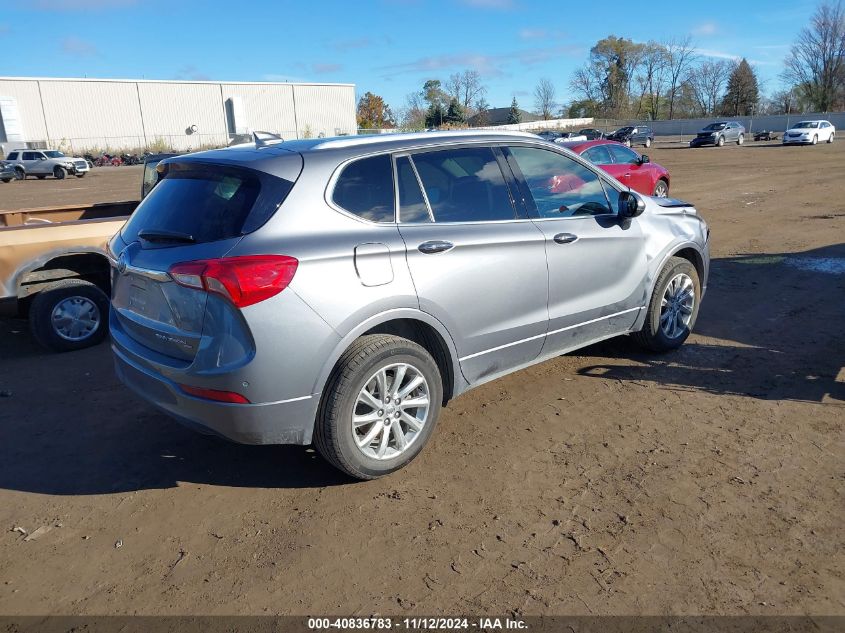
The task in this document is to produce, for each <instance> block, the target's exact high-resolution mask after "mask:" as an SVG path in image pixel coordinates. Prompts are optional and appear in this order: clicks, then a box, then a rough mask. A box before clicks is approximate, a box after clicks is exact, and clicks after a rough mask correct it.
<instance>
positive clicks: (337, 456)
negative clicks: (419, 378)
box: [314, 334, 443, 480]
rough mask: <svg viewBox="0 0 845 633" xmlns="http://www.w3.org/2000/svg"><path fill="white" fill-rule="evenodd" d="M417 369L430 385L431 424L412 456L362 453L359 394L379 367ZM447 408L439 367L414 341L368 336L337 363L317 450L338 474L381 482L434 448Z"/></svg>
mask: <svg viewBox="0 0 845 633" xmlns="http://www.w3.org/2000/svg"><path fill="white" fill-rule="evenodd" d="M399 362H404V363H409V364H412V365H413V366H414V367H415V368H416V369H417V370H418V371H419V372H420V373H421V374H422V375H423V377H424V378H425V379H426V382H427V383H428V385H429V411H428V418H427V419H426V422H425V425H424V426H423V428H422V430H421V431H420V434H419V436H418V437H416V438H415V439H414V441H413V443H412V444H411V445H410V446H409V448H408V449H407V450H405V451H404V452H402V453H400V454H399V455H397V456H396V457H394V458H392V459H386V460H377V459H374V458H371V457H368V456H367V455H364V453H363V452H362V451H361V450H360V449H359V448H358V446H357V445H356V443H355V440H354V437H353V430H352V415H353V411H354V407H355V403H356V400H357V399H358V394H359V393H360V391H361V389H363V388H364V385H365V383H366V382H367V381H368V380H369V379H370V377H371V376H372V375H373V373H374V372H375V371H377V369H378V367H379V366H385V365H388V364H392V363H399ZM442 402H443V384H442V379H441V376H440V371H439V369H438V368H437V363H436V362H435V361H434V359H433V358H432V357H431V354H429V353H428V352H427V351H426V350H425V349H424V348H423V347H421V346H420V345H417V344H416V343H414V342H413V341H409V340H408V339H404V338H400V337H398V336H389V335H386V334H371V335H366V336H362V337H361V338H359V339H358V340H357V341H355V342H354V343H353V344H352V345H351V346H350V347H349V349H347V350H346V351H345V352H344V353H343V355H342V356H341V357H340V359H339V360H338V361H337V364H336V365H335V368H334V369H333V370H332V373H331V375H330V376H329V380H328V382H327V383H326V388H325V391H324V392H323V398H322V401H321V402H320V408H319V410H318V412H317V419H316V421H315V427H314V445H315V447H316V448H317V450H318V451H319V453H320V454H321V455H322V456H323V457H324V458H325V459H326V461H328V462H329V463H330V464H332V465H333V466H334V467H335V468H337V469H339V470H341V471H343V472H344V473H346V474H347V475H349V476H351V477H354V478H356V479H362V480H366V479H376V478H378V477H382V476H384V475H387V474H389V473H392V472H394V471H397V470H399V469H400V468H403V467H404V466H406V465H407V464H408V463H409V462H411V460H413V459H414V458H415V457H416V456H417V455H418V454H419V453H420V451H422V449H423V447H424V446H425V445H426V443H427V442H428V440H429V438H430V437H431V434H432V433H433V432H434V427H435V426H436V424H437V418H438V417H439V415H440V408H441V404H442Z"/></svg>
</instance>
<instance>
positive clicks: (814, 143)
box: [813, 134, 819, 145]
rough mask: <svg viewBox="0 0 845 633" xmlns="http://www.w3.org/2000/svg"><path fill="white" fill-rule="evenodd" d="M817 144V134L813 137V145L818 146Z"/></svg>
mask: <svg viewBox="0 0 845 633" xmlns="http://www.w3.org/2000/svg"><path fill="white" fill-rule="evenodd" d="M818 142H819V135H818V134H816V135H815V136H814V137H813V145H817V144H818Z"/></svg>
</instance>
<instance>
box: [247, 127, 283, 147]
mask: <svg viewBox="0 0 845 633" xmlns="http://www.w3.org/2000/svg"><path fill="white" fill-rule="evenodd" d="M252 138H253V139H255V148H256V149H258V148H259V147H267V146H268V145H270V144H271V143H272V142H273V141H275V142H277V143H281V142H284V140H285V139H283V138H282V137H281V136H279V135H278V134H273V133H272V132H262V131H260V130H255V131H254V132H253V133H252Z"/></svg>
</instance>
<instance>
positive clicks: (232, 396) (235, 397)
mask: <svg viewBox="0 0 845 633" xmlns="http://www.w3.org/2000/svg"><path fill="white" fill-rule="evenodd" d="M179 388H180V389H181V390H182V391H184V392H185V393H187V394H188V395H189V396H194V397H196V398H204V399H205V400H214V401H216V402H229V403H232V404H249V400H247V399H246V398H245V397H244V396H242V395H241V394H239V393H235V392H234V391H220V390H218V389H203V388H202V387H191V386H190V385H179Z"/></svg>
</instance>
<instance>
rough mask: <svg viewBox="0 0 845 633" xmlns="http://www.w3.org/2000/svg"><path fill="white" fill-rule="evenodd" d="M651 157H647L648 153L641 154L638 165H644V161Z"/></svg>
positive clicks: (648, 160)
mask: <svg viewBox="0 0 845 633" xmlns="http://www.w3.org/2000/svg"><path fill="white" fill-rule="evenodd" d="M650 162H651V159H650V158H649V157H648V154H643V155H642V156H640V165H645V164H646V163H650Z"/></svg>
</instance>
